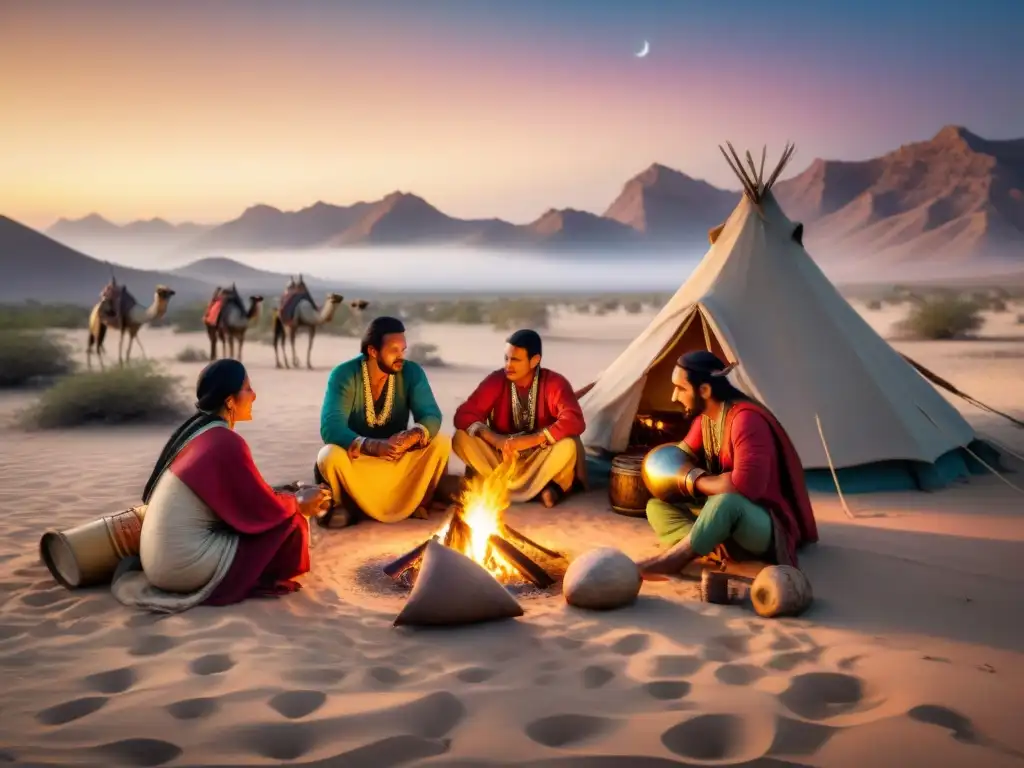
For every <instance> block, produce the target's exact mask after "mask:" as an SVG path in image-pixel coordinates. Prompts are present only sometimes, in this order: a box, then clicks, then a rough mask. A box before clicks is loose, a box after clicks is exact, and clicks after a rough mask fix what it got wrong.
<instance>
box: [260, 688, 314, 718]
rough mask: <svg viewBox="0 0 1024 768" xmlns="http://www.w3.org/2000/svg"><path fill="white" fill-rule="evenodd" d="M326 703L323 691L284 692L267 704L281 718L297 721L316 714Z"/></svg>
mask: <svg viewBox="0 0 1024 768" xmlns="http://www.w3.org/2000/svg"><path fill="white" fill-rule="evenodd" d="M325 701H327V694H326V693H324V692H323V691H284V692H282V693H279V694H277V695H276V696H274V697H273V698H271V699H270V701H268V702H267V704H269V705H270V708H271V709H273V710H274V711H275V712H277V713H278V714H279V715H281V716H282V717H287V718H288V719H289V720H298V719H300V718H303V717H305V716H306V715H310V714H312V713H313V712H316V711H317V710H318V709H320V707H322V706H323V705H324V702H325Z"/></svg>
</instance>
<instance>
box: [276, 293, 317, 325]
mask: <svg viewBox="0 0 1024 768" xmlns="http://www.w3.org/2000/svg"><path fill="white" fill-rule="evenodd" d="M302 299H306V300H307V301H308V302H309V303H310V304H312V305H313V309H315V310H316V311H317V312H319V311H320V309H319V308H318V307H317V305H316V302H315V301H313V297H312V296H310V295H309V291H308V290H306V289H304V288H292V289H291V290H288V291H285V293H284V295H283V296H282V297H281V309H280V311H279V312H278V317H280V318H281V322H282V323H284V324H285V325H293V324H294V323H295V309H296V308H297V307H298V306H299V302H300V301H301V300H302Z"/></svg>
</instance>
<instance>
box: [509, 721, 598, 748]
mask: <svg viewBox="0 0 1024 768" xmlns="http://www.w3.org/2000/svg"><path fill="white" fill-rule="evenodd" d="M617 726H618V723H617V722H616V721H615V720H612V719H610V718H607V717H595V716H593V715H575V714H566V715H552V716H550V717H542V718H541V719H539V720H534V721H533V722H531V723H528V724H527V725H526V735H527V736H529V737H530V738H531V739H532V740H533V741H535V742H537V743H538V744H543V745H544V746H545V747H570V746H572V747H574V746H577V745H579V744H581V743H582V742H585V741H590V740H591V739H595V738H598V737H600V736H605V735H607V734H609V733H611V731H613V730H614V729H615V728H616V727H617Z"/></svg>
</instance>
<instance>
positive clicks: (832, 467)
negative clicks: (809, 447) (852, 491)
mask: <svg viewBox="0 0 1024 768" xmlns="http://www.w3.org/2000/svg"><path fill="white" fill-rule="evenodd" d="M814 421H815V422H817V424H818V436H819V437H820V438H821V447H822V448H824V449H825V460H826V461H827V462H828V468H829V471H830V472H831V473H832V482H833V483H835V484H836V493H837V494H838V495H839V503H840V504H842V505H843V512H845V513H846V516H847V517H848V518H850V519H851V520H856V519H857V516H856V515H855V514H853V512H852V511H851V510H850V505H849V504H847V503H846V497H845V496H844V495H843V489H842V488H841V487H840V486H839V474H838V473H837V472H836V465H835V464H833V463H832V452H831V451H830V450H829V449H828V443H827V442H826V441H825V430H824V429H822V426H821V417H820V416H819V415H818V414H814Z"/></svg>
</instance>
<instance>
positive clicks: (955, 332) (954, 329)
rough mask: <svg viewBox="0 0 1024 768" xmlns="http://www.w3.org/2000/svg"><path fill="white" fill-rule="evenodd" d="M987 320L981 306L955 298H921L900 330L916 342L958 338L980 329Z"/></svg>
mask: <svg viewBox="0 0 1024 768" xmlns="http://www.w3.org/2000/svg"><path fill="white" fill-rule="evenodd" d="M983 323H984V320H983V319H982V317H981V315H979V314H978V305H977V304H975V303H974V302H973V301H966V300H964V299H962V298H957V297H955V296H935V297H932V298H928V299H920V300H918V301H916V302H914V304H913V305H912V306H911V308H910V313H909V314H908V315H907V316H906V317H905V318H904V319H903V320H902V321H900V323H899V324H898V325H897V330H898V331H899V332H900V333H901V334H902V335H905V336H906V337H908V338H913V339H936V340H937V339H955V338H957V337H958V336H963V335H964V334H966V333H969V332H970V331H976V330H978V329H979V328H981V326H982V324H983Z"/></svg>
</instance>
